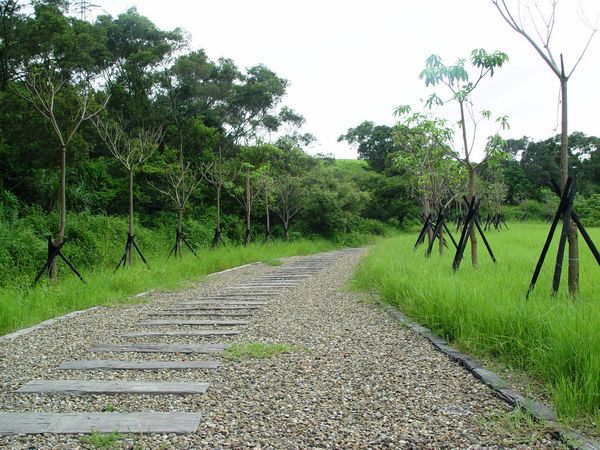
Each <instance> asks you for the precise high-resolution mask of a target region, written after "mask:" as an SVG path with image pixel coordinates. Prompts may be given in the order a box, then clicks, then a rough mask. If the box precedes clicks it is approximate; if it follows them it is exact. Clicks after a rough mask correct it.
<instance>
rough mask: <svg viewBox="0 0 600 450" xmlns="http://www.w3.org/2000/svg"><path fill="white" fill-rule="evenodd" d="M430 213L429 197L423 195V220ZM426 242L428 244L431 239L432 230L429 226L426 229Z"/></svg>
mask: <svg viewBox="0 0 600 450" xmlns="http://www.w3.org/2000/svg"><path fill="white" fill-rule="evenodd" d="M430 213H431V204H430V203H429V199H428V198H427V197H425V198H424V199H423V216H424V218H425V220H427V217H428V216H429V214H430ZM427 239H428V240H427V243H428V244H430V243H431V239H433V230H432V229H431V228H429V230H428V231H427Z"/></svg>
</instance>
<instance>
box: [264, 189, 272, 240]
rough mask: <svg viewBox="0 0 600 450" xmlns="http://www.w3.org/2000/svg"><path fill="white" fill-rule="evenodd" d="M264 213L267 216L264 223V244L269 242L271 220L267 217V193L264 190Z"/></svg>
mask: <svg viewBox="0 0 600 450" xmlns="http://www.w3.org/2000/svg"><path fill="white" fill-rule="evenodd" d="M265 213H266V215H267V218H266V221H265V242H267V241H268V240H269V237H270V236H271V218H270V217H269V191H268V190H267V189H265Z"/></svg>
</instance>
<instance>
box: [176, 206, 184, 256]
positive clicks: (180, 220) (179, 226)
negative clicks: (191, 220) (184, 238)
mask: <svg viewBox="0 0 600 450" xmlns="http://www.w3.org/2000/svg"><path fill="white" fill-rule="evenodd" d="M182 232H183V205H178V206H177V240H176V241H175V255H176V256H181V239H180V237H181V233H182Z"/></svg>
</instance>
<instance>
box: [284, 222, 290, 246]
mask: <svg viewBox="0 0 600 450" xmlns="http://www.w3.org/2000/svg"><path fill="white" fill-rule="evenodd" d="M283 240H284V241H285V242H289V241H290V225H289V221H286V222H284V223H283Z"/></svg>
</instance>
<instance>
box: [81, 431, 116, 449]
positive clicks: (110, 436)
mask: <svg viewBox="0 0 600 450" xmlns="http://www.w3.org/2000/svg"><path fill="white" fill-rule="evenodd" d="M81 442H82V444H84V445H86V446H89V447H91V448H96V449H113V448H116V447H117V446H120V445H119V444H121V434H120V433H117V432H116V431H113V432H111V433H98V432H97V431H95V432H93V433H92V434H90V435H88V436H83V437H82V438H81Z"/></svg>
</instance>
